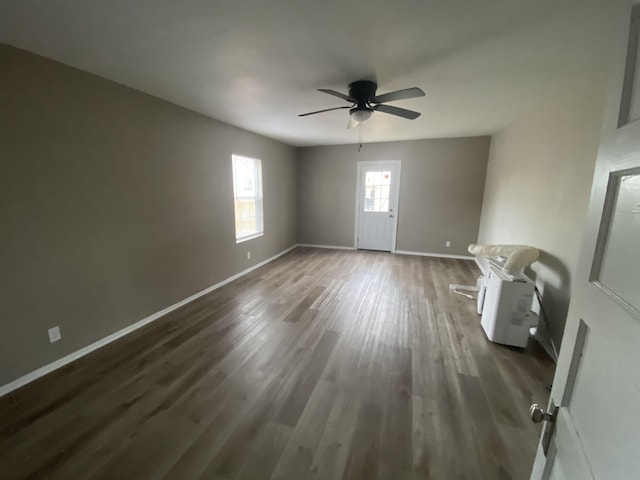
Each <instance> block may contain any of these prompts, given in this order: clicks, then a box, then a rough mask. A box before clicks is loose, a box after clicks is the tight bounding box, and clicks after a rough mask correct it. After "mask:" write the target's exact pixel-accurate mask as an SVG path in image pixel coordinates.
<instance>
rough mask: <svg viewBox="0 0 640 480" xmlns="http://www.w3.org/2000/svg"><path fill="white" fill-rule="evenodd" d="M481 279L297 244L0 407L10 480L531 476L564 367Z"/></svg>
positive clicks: (467, 268)
mask: <svg viewBox="0 0 640 480" xmlns="http://www.w3.org/2000/svg"><path fill="white" fill-rule="evenodd" d="M478 274H479V271H478V269H477V267H476V266H475V264H474V263H473V262H471V261H466V260H453V259H439V258H427V257H410V256H402V255H391V254H386V253H377V252H353V251H343V250H321V249H311V248H298V249H296V250H294V251H292V252H290V253H289V254H287V255H285V256H283V257H281V258H279V259H278V260H276V261H274V262H272V263H270V264H268V265H266V266H264V267H262V268H260V269H258V270H256V271H254V272H252V273H250V274H249V275H246V276H245V277H242V278H241V279H239V280H237V281H235V282H233V283H231V284H228V285H227V286H225V287H223V288H220V289H219V290H216V291H214V292H212V293H211V294H209V295H207V296H205V297H202V298H200V299H198V300H196V301H194V302H193V303H191V304H189V305H186V306H185V307H183V308H181V309H180V310H177V311H175V312H173V313H171V314H169V315H168V316H166V317H164V318H162V319H160V320H157V321H156V322H154V323H152V324H150V325H148V326H147V327H145V328H143V329H141V330H138V331H136V332H135V333H132V334H130V335H128V336H126V337H124V338H122V339H120V340H119V341H117V342H114V343H112V344H110V345H108V346H106V347H104V348H102V349H100V350H97V351H96V352H94V353H92V354H91V355H89V356H87V357H84V358H82V359H81V360H79V361H77V362H75V363H73V364H71V365H69V366H67V367H65V368H63V369H61V370H58V371H56V372H54V373H52V374H50V375H48V376H46V377H44V378H42V379H40V380H38V381H36V382H33V383H31V384H29V385H27V386H26V387H24V388H22V389H20V390H18V391H15V392H13V393H12V394H9V395H7V396H5V397H3V398H0V478H2V479H3V480H9V479H14V478H20V479H22V478H55V479H83V478H104V479H147V478H149V479H161V478H166V479H191V478H203V479H292V480H300V479H306V478H313V479H316V478H317V479H341V478H345V479H367V480H369V479H385V480H386V479H399V480H403V479H423V478H430V479H444V480H449V479H458V478H464V479H483V478H484V479H528V478H529V471H530V468H531V464H532V462H533V457H534V453H535V449H536V445H537V441H538V435H539V428H540V427H539V426H537V425H534V424H532V423H531V421H530V420H528V407H529V405H530V404H531V403H532V402H538V403H541V404H546V402H547V398H548V392H547V391H546V389H545V385H548V384H549V383H550V382H551V380H552V376H553V369H554V365H553V363H552V362H551V361H550V360H549V359H548V358H547V357H546V355H545V354H544V353H543V352H542V350H541V349H540V348H539V347H538V346H537V345H536V344H535V343H534V342H530V345H529V347H528V349H526V350H518V349H511V348H506V347H501V346H498V345H494V344H492V343H490V342H488V341H487V340H486V338H485V336H484V334H483V332H482V329H481V327H480V321H479V317H478V315H477V314H476V313H475V311H474V310H475V305H474V302H473V301H471V300H468V299H466V298H463V297H461V296H458V295H455V294H453V293H451V292H450V291H449V290H448V285H449V283H463V284H465V283H466V284H474V283H475V278H476V277H477V275H478Z"/></svg>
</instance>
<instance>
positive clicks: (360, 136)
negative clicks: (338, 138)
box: [358, 122, 364, 152]
mask: <svg viewBox="0 0 640 480" xmlns="http://www.w3.org/2000/svg"><path fill="white" fill-rule="evenodd" d="M363 125H364V122H362V123H360V128H359V130H358V138H359V140H360V146H359V147H358V152H359V151H360V150H362V129H363V128H364V126H363Z"/></svg>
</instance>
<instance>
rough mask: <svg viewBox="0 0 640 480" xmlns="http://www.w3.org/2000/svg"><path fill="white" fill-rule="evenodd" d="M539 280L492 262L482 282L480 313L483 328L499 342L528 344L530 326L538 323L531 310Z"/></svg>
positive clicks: (522, 345) (490, 337) (512, 344)
mask: <svg viewBox="0 0 640 480" xmlns="http://www.w3.org/2000/svg"><path fill="white" fill-rule="evenodd" d="M534 289H535V284H534V283H533V282H532V281H531V279H529V278H528V277H526V276H525V275H524V274H522V273H515V274H508V273H505V272H504V271H503V270H502V268H501V267H500V266H499V265H498V264H496V262H492V261H490V262H489V266H488V269H487V276H486V277H485V278H484V279H482V281H481V282H479V290H478V313H482V320H481V324H482V329H483V330H484V332H485V333H486V335H487V338H488V339H489V340H491V341H492V342H495V343H500V344H503V345H510V346H514V347H526V346H527V341H528V339H529V329H530V328H531V327H535V326H537V325H538V316H537V315H536V314H535V313H534V312H532V311H531V305H532V303H533V295H534Z"/></svg>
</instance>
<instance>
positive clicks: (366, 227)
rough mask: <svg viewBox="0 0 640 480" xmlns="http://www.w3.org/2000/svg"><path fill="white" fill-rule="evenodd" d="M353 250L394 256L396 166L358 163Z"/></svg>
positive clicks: (396, 197)
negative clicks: (377, 251) (354, 242)
mask: <svg viewBox="0 0 640 480" xmlns="http://www.w3.org/2000/svg"><path fill="white" fill-rule="evenodd" d="M357 177H358V186H357V188H358V190H357V192H358V193H357V197H356V198H357V201H356V203H357V205H356V248H358V249H364V250H383V251H386V252H395V249H396V247H395V243H396V226H397V221H398V191H399V188H398V187H399V183H400V162H399V161H393V162H358V175H357Z"/></svg>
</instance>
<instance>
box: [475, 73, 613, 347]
mask: <svg viewBox="0 0 640 480" xmlns="http://www.w3.org/2000/svg"><path fill="white" fill-rule="evenodd" d="M605 90H606V77H605V75H604V74H592V75H591V76H587V75H585V76H583V77H581V79H579V80H576V81H575V83H574V85H572V86H571V88H570V89H567V90H566V91H563V92H560V94H558V95H557V96H554V97H553V98H550V99H549V102H548V103H547V104H546V105H544V106H541V107H540V108H539V109H538V110H537V111H535V112H532V113H531V114H530V115H528V116H527V117H524V118H522V119H520V120H518V121H516V122H515V123H514V124H512V125H511V126H509V127H507V128H505V129H503V130H502V131H500V132H499V133H497V134H496V135H495V136H494V137H493V138H492V141H491V151H490V155H489V165H488V168H487V180H486V187H485V194H484V203H483V207H482V221H481V225H480V233H479V241H480V242H481V243H498V244H500V243H505V244H509V243H511V244H529V245H532V246H534V247H537V248H539V249H541V250H542V255H541V257H540V260H539V261H538V262H536V263H534V264H533V265H532V268H531V270H530V271H529V272H528V273H529V274H530V275H531V276H533V277H535V278H536V281H537V284H538V288H539V289H540V290H541V291H542V292H543V303H544V308H545V310H546V312H547V314H548V315H549V324H550V329H551V334H552V337H553V339H554V340H555V342H556V345H560V341H561V339H562V333H563V331H564V323H565V319H566V315H567V309H568V306H569V299H570V293H571V277H572V275H573V274H574V272H575V269H576V266H577V261H578V254H579V251H580V244H581V242H582V231H583V227H584V221H585V216H586V211H587V204H588V201H589V192H590V190H591V181H592V177H593V169H594V165H595V159H596V154H597V148H598V142H599V136H600V125H601V121H602V113H603V109H604V97H605Z"/></svg>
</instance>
